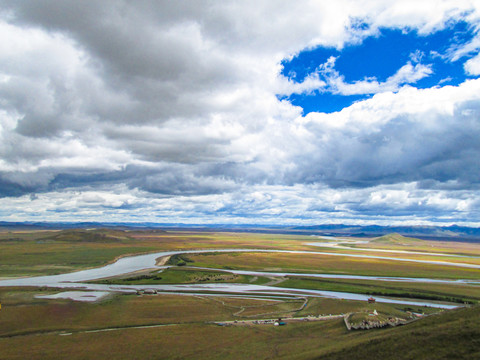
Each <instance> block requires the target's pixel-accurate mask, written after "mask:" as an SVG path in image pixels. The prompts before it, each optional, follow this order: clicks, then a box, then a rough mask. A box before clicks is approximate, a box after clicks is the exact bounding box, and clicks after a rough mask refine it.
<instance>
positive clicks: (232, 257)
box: [189, 250, 480, 279]
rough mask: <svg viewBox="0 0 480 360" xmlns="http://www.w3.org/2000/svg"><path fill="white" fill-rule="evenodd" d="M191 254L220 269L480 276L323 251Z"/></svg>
mask: <svg viewBox="0 0 480 360" xmlns="http://www.w3.org/2000/svg"><path fill="white" fill-rule="evenodd" d="M317 251H319V250H317ZM189 258H190V259H191V260H193V263H191V264H190V265H194V266H198V267H209V268H216V269H235V270H260V271H286V272H287V271H288V272H299V273H302V272H312V273H325V274H354V275H366V276H404V277H430V278H445V279H478V278H479V275H480V270H479V269H470V268H457V267H451V266H446V265H436V264H423V263H413V262H403V261H391V260H383V259H370V258H358V257H355V258H352V257H347V256H330V255H321V254H312V255H309V254H282V253H275V254H274V253H213V254H198V255H189Z"/></svg>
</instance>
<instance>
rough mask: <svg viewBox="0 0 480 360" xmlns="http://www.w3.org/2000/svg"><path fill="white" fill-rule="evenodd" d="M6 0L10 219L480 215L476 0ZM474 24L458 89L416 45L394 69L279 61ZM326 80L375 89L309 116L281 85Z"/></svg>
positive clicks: (479, 13) (345, 90) (4, 141)
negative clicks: (293, 68) (390, 35)
mask: <svg viewBox="0 0 480 360" xmlns="http://www.w3.org/2000/svg"><path fill="white" fill-rule="evenodd" d="M0 3H1V6H0V8H1V9H3V10H2V11H1V12H0V196H1V198H0V204H1V206H0V219H2V220H6V221H16V220H53V221H59V220H65V221H71V220H82V221H83V220H99V219H102V221H157V222H191V223H228V222H230V223H277V224H288V223H327V222H344V223H378V224H396V223H402V224H405V223H407V222H408V223H412V224H427V223H445V224H450V223H454V222H456V223H463V224H470V225H476V226H479V225H480V212H479V210H480V192H479V188H480V186H479V185H480V177H479V176H478V169H479V168H480V160H479V159H480V141H479V139H480V80H479V79H477V78H476V76H478V75H479V74H480V70H479V60H478V59H479V55H478V51H479V49H480V46H478V44H479V43H480V40H479V39H480V36H478V29H479V26H480V9H479V8H477V7H476V6H474V3H472V2H470V1H425V2H422V3H421V4H419V3H418V2H413V1H412V2H410V1H398V2H393V3H390V2H389V3H388V5H387V4H386V3H385V2H383V1H336V2H334V3H333V4H327V2H308V1H298V2H295V3H292V2H285V3H282V2H278V1H262V2H260V3H259V2H258V1H257V2H253V1H225V2H214V1H199V2H195V3H192V2H183V1H175V2H170V1H164V2H162V1H155V2H153V1H135V2H129V1H108V0H106V1H101V2H98V1H82V2H78V1H68V0H64V1H41V2H39V1H21V2H16V1H1V2H0ZM460 21H462V22H465V23H467V24H468V26H469V28H470V30H471V31H472V32H473V33H474V34H475V37H474V38H473V39H472V40H471V41H469V42H466V43H458V44H457V46H456V48H454V49H453V48H452V49H450V50H449V53H448V54H446V55H445V59H446V60H445V61H446V62H449V61H450V62H453V61H458V62H460V63H461V64H463V65H462V66H463V68H464V71H465V74H466V76H468V79H466V80H465V81H463V82H462V83H460V84H456V85H438V86H433V87H430V88H416V87H415V84H416V82H417V81H419V80H421V79H423V78H425V77H428V76H430V75H432V74H433V73H434V72H435V71H439V70H438V69H435V68H432V67H429V66H428V64H424V63H422V62H419V59H416V58H414V57H412V60H411V61H410V62H408V63H406V64H403V66H402V67H399V68H398V69H397V71H396V72H395V73H394V74H392V75H391V76H390V77H388V78H387V80H385V81H381V80H378V79H376V78H365V79H363V80H361V81H356V82H348V81H346V80H345V77H344V76H343V75H342V74H341V73H340V72H338V70H336V69H335V67H334V65H335V59H331V60H329V63H325V64H324V66H323V67H320V68H318V69H317V70H316V72H315V71H314V72H312V74H311V75H310V76H308V77H307V78H306V79H305V80H303V81H302V82H295V81H292V80H291V79H288V78H286V77H285V76H283V75H282V74H281V71H282V61H285V59H287V60H288V59H292V58H293V57H294V56H296V55H298V54H299V53H300V52H302V51H305V50H308V49H315V48H318V47H330V48H336V49H338V50H339V51H341V50H342V48H344V47H345V46H346V45H348V44H362V42H363V41H364V40H365V39H366V38H368V37H372V36H378V33H379V31H380V29H382V28H389V29H400V30H405V31H407V30H408V31H410V30H412V29H414V30H415V31H416V32H417V33H418V34H419V35H418V36H425V35H427V34H432V33H435V32H437V31H440V30H442V29H446V28H448V27H449V26H451V24H453V23H458V22H460ZM359 24H366V25H365V26H363V25H362V26H359ZM415 50H416V49H412V54H414V53H415ZM417 55H418V53H417ZM447 55H448V56H450V57H448V56H447ZM325 89H328V91H329V92H331V93H335V94H337V95H340V96H348V95H353V94H369V95H371V97H370V98H368V99H364V100H360V101H358V102H356V103H354V104H352V105H349V106H346V107H344V108H343V109H341V110H340V111H337V112H331V113H327V112H322V111H317V112H310V113H308V114H305V113H304V112H303V109H302V108H301V107H299V106H295V105H293V104H292V103H291V102H290V101H288V100H286V99H283V100H282V99H281V98H280V97H279V94H294V93H296V94H307V93H315V94H316V96H318V97H321V96H322V91H324V90H325Z"/></svg>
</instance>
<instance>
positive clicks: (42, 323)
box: [0, 229, 480, 360]
mask: <svg viewBox="0 0 480 360" xmlns="http://www.w3.org/2000/svg"><path fill="white" fill-rule="evenodd" d="M315 240H316V241H320V242H329V243H331V244H333V243H334V242H333V241H332V240H322V239H320V238H312V237H310V236H303V235H285V234H278V235H277V234H253V233H227V232H226V233H223V232H219V233H214V232H189V231H172V232H164V231H137V230H132V231H124V230H103V229H95V230H62V231H6V232H3V233H0V278H1V277H3V278H12V277H21V276H32V275H47V274H60V273H66V272H71V271H77V270H81V269H87V268H91V267H98V266H103V265H105V264H108V263H111V262H113V261H115V259H118V258H119V257H122V256H128V255H133V254H143V253H150V252H157V251H164V250H165V251H166V250H196V249H198V250H200V249H212V250H215V249H241V248H251V249H273V250H304V251H314V252H322V251H324V252H331V253H336V254H339V255H340V256H331V255H322V254H292V253H256V252H246V253H243V252H242V253H220V252H216V253H209V254H188V255H182V254H180V255H175V256H172V257H170V258H169V259H165V261H166V263H167V265H169V266H170V267H169V268H168V269H164V270H162V271H160V270H148V271H140V272H137V273H131V274H124V275H122V276H118V277H113V278H108V279H101V280H96V281H92V282H94V283H99V284H118V285H149V284H152V285H154V284H214V283H238V284H256V285H268V286H272V287H275V286H277V287H282V288H291V289H317V290H328V291H336V292H340V293H341V292H349V293H352V292H353V293H359V294H366V295H373V296H374V297H375V296H384V297H392V298H395V299H399V300H402V299H404V300H405V301H409V300H424V301H433V302H447V303H456V304H462V305H463V304H464V303H469V304H472V305H471V306H467V307H465V308H460V309H456V310H448V311H446V310H445V311H443V310H439V309H437V308H432V307H421V306H413V305H408V304H385V303H378V302H377V303H373V304H369V303H367V302H366V301H350V300H344V299H334V298H304V297H302V296H298V297H291V296H276V297H275V296H269V297H267V298H262V299H260V298H252V296H250V297H233V296H228V294H221V293H220V294H217V296H208V294H207V293H203V294H202V293H199V294H197V295H191V294H157V295H145V294H143V295H135V294H128V295H126V294H123V295H122V294H118V293H117V294H116V293H112V294H111V295H109V296H107V297H106V298H104V299H102V300H99V301H96V302H92V303H87V302H78V301H71V300H62V299H55V300H47V299H40V298H36V295H46V294H55V293H58V292H61V291H64V290H60V289H52V288H45V287H43V288H35V287H26V288H20V287H16V288H14V287H9V288H6V287H4V288H2V287H0V303H1V304H2V308H1V310H0V359H2V360H3V359H5V360H9V359H64V358H66V357H68V358H69V359H73V360H75V359H86V358H88V359H104V358H110V359H133V358H141V359H206V358H208V359H222V360H224V359H248V358H252V359H253V358H255V359H273V358H274V359H366V358H369V359H450V358H462V359H476V358H478V356H479V348H480V344H478V343H477V340H476V339H478V338H479V337H478V335H480V334H479V327H478V324H479V323H480V308H479V307H478V306H477V305H475V304H476V303H477V302H478V301H480V286H478V285H475V284H462V283H458V284H442V283H416V282H408V281H402V282H385V281H375V280H349V279H318V278H312V277H309V276H308V275H302V276H286V277H272V276H250V275H235V274H232V273H230V272H228V270H229V269H230V270H231V269H239V270H242V269H243V270H254V271H270V272H292V273H306V274H312V273H329V274H352V275H370V276H399V277H426V278H434V279H477V280H478V279H480V270H479V269H474V268H464V267H455V266H447V265H439V264H424V263H414V262H405V261H396V260H387V259H372V258H358V257H349V256H347V255H348V254H361V255H365V256H368V255H374V256H385V257H394V258H408V259H418V260H442V261H451V262H458V263H471V264H476V263H478V262H479V258H478V257H479V256H480V246H479V245H476V244H464V243H458V244H455V246H453V245H451V244H450V243H441V242H439V243H438V244H437V243H434V242H428V241H421V240H418V239H411V238H404V237H401V236H400V235H396V234H394V235H389V236H385V237H381V238H376V239H370V241H369V242H368V243H351V242H349V243H345V244H341V246H347V247H350V249H343V248H340V247H337V248H332V247H323V248H322V247H315V246H311V245H308V243H311V242H313V241H315ZM349 240H352V239H349ZM362 240H365V239H362ZM435 244H437V245H438V246H437V247H433V245H435ZM352 247H354V248H355V250H353V249H351V248H352ZM362 249H363V250H362ZM370 249H382V250H401V251H415V252H422V254H408V253H382V252H378V253H375V252H372V251H370ZM429 252H431V253H445V254H449V255H454V256H451V257H441V256H438V255H432V254H428V253H429ZM342 254H344V255H342ZM462 255H466V256H472V258H463V257H461V256H462ZM199 267H205V268H206V269H199ZM375 311H377V312H378V314H379V315H376V318H381V319H387V318H390V317H395V318H401V319H404V318H405V319H408V320H412V319H414V318H415V316H414V315H413V314H412V313H419V314H425V315H426V316H425V317H424V318H421V319H419V320H416V321H413V322H411V323H409V324H407V325H404V326H400V327H395V328H384V329H375V330H368V331H362V330H358V331H353V330H352V331H348V330H347V329H346V326H345V323H344V321H343V319H338V318H337V319H330V320H322V321H313V320H312V319H313V317H317V316H319V315H330V314H333V315H339V314H350V315H349V316H350V317H351V319H354V320H355V319H356V320H358V321H363V320H365V319H367V320H368V319H372V314H373V313H374V312H375ZM289 317H295V318H301V319H304V320H302V321H297V322H291V321H290V322H289V321H288V320H287V325H286V326H281V327H275V326H273V325H271V324H270V325H253V324H251V323H249V322H245V323H244V321H251V320H255V319H277V318H289ZM225 321H233V322H235V321H236V322H237V323H234V325H232V326H219V325H217V324H216V322H225ZM419 339H421V340H422V345H421V346H419V343H418V342H419V341H420V340H419Z"/></svg>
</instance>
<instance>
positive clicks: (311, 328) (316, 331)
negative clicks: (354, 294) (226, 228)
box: [0, 289, 480, 360]
mask: <svg viewBox="0 0 480 360" xmlns="http://www.w3.org/2000/svg"><path fill="white" fill-rule="evenodd" d="M34 293H35V291H31V290H27V291H23V290H21V289H2V291H1V293H0V299H1V300H2V303H4V304H5V305H6V306H5V307H4V308H2V310H1V311H0V348H1V349H2V357H1V358H2V359H5V360H7V359H26V358H28V359H63V358H65V356H66V355H67V354H68V358H70V359H85V358H89V359H103V358H107V357H108V358H110V359H131V358H137V357H138V356H139V354H141V358H142V359H143V358H144V359H180V358H182V359H185V358H188V359H205V358H209V359H239V358H256V359H267V358H272V357H275V358H279V359H317V358H320V357H321V358H322V359H324V358H327V359H344V358H347V356H348V358H350V359H364V358H365V356H367V354H368V358H373V359H380V358H382V357H380V356H377V355H376V351H377V349H380V353H381V354H383V355H382V356H384V358H385V356H387V355H386V354H390V355H389V356H388V357H387V358H389V359H407V358H410V359H411V358H415V359H431V358H435V359H443V358H445V359H446V358H449V356H450V357H451V356H452V354H453V353H455V352H456V353H457V354H461V355H462V358H465V359H474V358H475V356H478V353H479V352H478V351H479V348H478V346H476V344H475V342H473V343H472V340H473V339H478V335H480V333H479V328H478V325H477V324H478V322H479V321H480V311H479V310H480V309H479V308H477V307H475V308H471V309H462V310H457V311H446V312H444V313H443V314H442V315H438V316H432V317H428V318H425V319H422V320H419V321H418V322H416V323H413V324H410V325H408V326H403V327H398V328H393V329H386V330H374V331H364V332H358V331H356V332H355V331H351V332H349V331H347V330H346V328H345V325H344V324H343V320H329V321H317V322H303V323H290V324H288V325H287V326H284V327H274V326H271V325H261V326H243V327H242V326H240V327H220V326H216V325H212V324H209V323H208V321H210V320H219V319H220V320H228V319H241V317H238V316H234V315H233V314H234V313H235V312H238V310H239V308H241V307H242V306H246V307H247V309H248V311H249V312H253V313H255V311H257V314H263V313H264V312H265V311H270V310H279V311H280V313H283V315H286V314H287V313H288V310H289V309H288V308H287V309H275V308H274V307H272V305H273V304H274V302H271V301H258V300H247V299H224V298H217V299H209V298H205V297H191V296H178V295H168V296H165V295H162V296H135V295H130V296H118V297H115V298H112V299H110V300H106V301H102V302H100V303H96V304H84V303H78V302H70V301H58V300H55V301H46V300H34V299H33V297H32V296H33V294H34ZM222 302H224V303H222ZM274 306H276V307H277V308H278V305H274ZM281 306H287V307H288V306H291V308H290V309H292V308H295V307H297V306H298V303H291V304H288V303H284V304H283V305H281ZM397 307H398V306H392V305H387V304H365V303H361V304H360V303H359V302H356V301H336V300H333V299H314V301H312V302H311V303H310V304H309V305H308V306H307V307H306V308H305V309H304V310H303V311H301V312H300V313H299V315H307V314H315V315H317V314H319V313H322V314H329V313H339V312H351V311H358V312H363V311H372V310H373V308H375V309H377V310H378V311H379V312H383V311H388V312H389V313H390V314H399V315H401V314H403V312H402V311H401V309H398V310H397V309H396V308H397ZM321 310H323V311H321ZM413 310H415V311H418V310H417V309H413ZM419 310H421V309H419ZM277 314H279V313H276V314H275V315H277ZM161 324H163V325H165V326H163V327H147V328H135V326H139V325H161ZM99 329H112V330H110V331H100V332H96V330H99ZM20 334H23V336H15V335H20ZM60 334H65V335H63V336H62V335H60ZM68 334H70V335H68ZM415 337H421V339H422V346H417V344H418V340H415ZM446 339H448V340H447V341H448V344H449V346H448V348H445V346H443V345H442V342H443V341H446ZM427 340H428V341H427ZM429 341H430V342H429ZM373 347H375V351H374V349H373ZM391 349H394V350H395V351H394V352H389V351H391ZM400 349H402V351H400ZM367 350H368V351H367ZM406 354H408V355H409V356H410V357H408V356H407V355H406Z"/></svg>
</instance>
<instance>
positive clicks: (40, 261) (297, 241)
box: [0, 230, 308, 278]
mask: <svg viewBox="0 0 480 360" xmlns="http://www.w3.org/2000/svg"><path fill="white" fill-rule="evenodd" d="M307 239H308V237H307V236H304V237H302V236H299V237H290V236H287V235H279V236H278V238H277V237H276V236H274V235H262V234H258V235H257V234H253V235H252V234H235V233H218V234H217V233H200V234H199V233H190V232H175V233H166V232H156V231H153V232H150V231H145V232H142V231H117V230H116V231H112V230H92V231H87V230H62V231H30V232H29V231H5V232H1V233H0V278H1V277H17V276H39V275H52V274H60V273H65V272H72V271H77V270H81V269H86V268H91V267H97V266H102V265H105V264H107V263H109V262H111V261H112V260H114V259H115V258H118V257H119V256H125V255H133V254H140V253H147V252H154V251H162V250H182V249H212V248H213V249H215V248H242V247H246V248H263V249H267V248H275V249H285V250H293V249H307V248H308V246H306V245H303V242H304V241H305V240H307Z"/></svg>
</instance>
